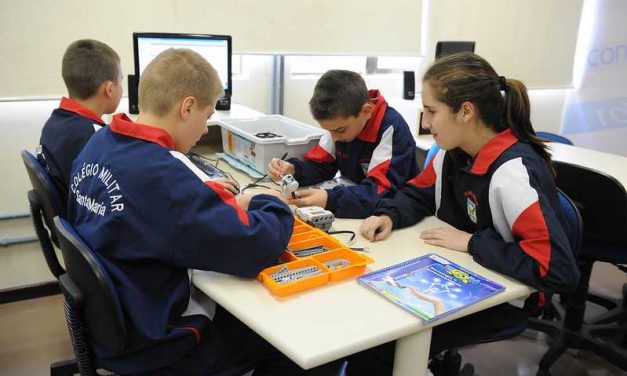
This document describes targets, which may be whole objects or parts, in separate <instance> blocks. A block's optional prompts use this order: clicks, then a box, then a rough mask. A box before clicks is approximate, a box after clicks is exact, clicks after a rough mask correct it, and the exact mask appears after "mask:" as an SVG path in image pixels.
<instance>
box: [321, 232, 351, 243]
mask: <svg viewBox="0 0 627 376" xmlns="http://www.w3.org/2000/svg"><path fill="white" fill-rule="evenodd" d="M327 234H329V235H334V234H351V238H350V239H349V240H348V241H349V242H352V241H353V240H355V236H356V234H355V231H349V230H344V231H329V232H327Z"/></svg>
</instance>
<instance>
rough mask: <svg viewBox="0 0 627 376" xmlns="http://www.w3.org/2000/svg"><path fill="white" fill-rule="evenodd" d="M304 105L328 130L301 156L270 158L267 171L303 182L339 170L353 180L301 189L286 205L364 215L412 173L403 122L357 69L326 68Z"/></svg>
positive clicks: (410, 142) (409, 140) (413, 167)
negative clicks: (367, 84)
mask: <svg viewBox="0 0 627 376" xmlns="http://www.w3.org/2000/svg"><path fill="white" fill-rule="evenodd" d="M309 106H310V110H311V113H312V114H313V117H314V118H315V119H316V121H318V123H319V124H320V126H321V127H322V128H324V129H325V130H327V131H328V132H327V133H325V134H324V135H323V136H322V138H321V139H320V143H319V144H318V145H316V146H314V147H313V148H312V149H311V150H309V151H308V152H307V153H306V154H305V156H304V158H303V159H298V158H292V159H289V160H287V161H282V160H279V159H273V160H272V161H271V162H270V164H269V166H268V175H269V176H270V177H271V178H272V179H273V180H280V179H281V178H282V177H283V175H286V174H292V175H294V177H295V178H296V180H298V182H299V183H300V185H301V186H307V185H312V184H317V183H320V182H322V181H324V180H328V179H331V178H333V177H334V176H335V174H336V173H337V171H338V170H339V171H340V173H341V174H342V176H344V177H346V178H348V179H350V180H352V181H353V182H355V183H357V184H356V185H354V186H338V187H335V188H333V189H326V190H325V189H307V190H301V191H298V192H297V193H296V195H297V198H296V199H293V200H291V201H290V202H291V203H292V204H294V205H296V206H312V205H315V206H321V207H323V208H326V209H328V210H330V211H332V212H333V213H334V214H335V215H336V216H338V217H344V218H366V217H368V216H369V215H371V214H372V212H373V210H374V206H375V203H376V201H377V200H378V199H379V198H381V197H388V196H393V195H394V193H395V192H396V191H397V190H398V188H399V187H400V186H402V185H403V184H404V183H405V182H406V181H407V180H409V179H411V178H413V177H414V176H415V175H416V174H417V173H418V164H417V162H416V154H415V149H416V143H415V141H414V139H413V137H412V135H411V132H410V131H409V127H408V126H407V123H406V122H405V120H404V119H403V118H402V117H401V115H400V114H399V113H398V112H397V111H396V110H394V109H393V108H392V107H390V106H388V104H387V102H386V101H385V99H384V98H383V96H382V95H381V94H380V93H379V91H378V90H370V91H368V89H367V88H366V83H365V82H364V80H363V78H362V77H361V76H360V75H359V74H357V73H355V72H351V71H346V70H331V71H328V72H327V73H325V74H324V75H323V76H322V77H321V78H320V79H319V80H318V82H317V84H316V87H315V89H314V94H313V97H312V98H311V100H310V101H309Z"/></svg>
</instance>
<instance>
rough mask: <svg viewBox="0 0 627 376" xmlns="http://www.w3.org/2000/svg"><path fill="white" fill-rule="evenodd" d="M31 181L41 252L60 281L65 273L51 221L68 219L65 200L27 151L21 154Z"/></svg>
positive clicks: (31, 201)
mask: <svg viewBox="0 0 627 376" xmlns="http://www.w3.org/2000/svg"><path fill="white" fill-rule="evenodd" d="M20 154H21V156H22V160H23V161H24V166H25V167H26V172H27V173H28V178H29V179H30V182H31V185H32V186H33V189H32V190H30V191H28V202H29V204H30V212H31V217H32V220H33V227H34V228H35V233H36V234H37V238H38V239H39V244H40V245H41V250H42V252H43V254H44V258H45V259H46V264H48V269H50V272H51V273H52V275H54V277H55V278H57V279H58V278H59V277H60V276H61V275H62V274H63V273H65V270H64V269H63V267H62V266H61V264H60V263H59V259H58V258H57V255H56V253H55V250H54V246H55V245H56V246H57V247H59V242H58V240H57V234H56V229H55V228H54V224H53V221H52V219H53V218H54V217H56V216H61V217H65V210H66V209H65V206H64V202H65V200H62V197H61V196H60V195H59V192H58V190H57V188H56V186H55V185H54V183H53V182H52V179H50V176H49V175H48V172H47V171H46V170H45V169H44V167H43V166H42V165H41V163H39V161H38V160H37V158H36V157H35V156H34V155H32V154H31V153H29V152H28V151H26V150H22V152H21V153H20Z"/></svg>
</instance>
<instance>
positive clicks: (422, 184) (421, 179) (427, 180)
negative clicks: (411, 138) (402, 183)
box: [408, 158, 435, 188]
mask: <svg viewBox="0 0 627 376" xmlns="http://www.w3.org/2000/svg"><path fill="white" fill-rule="evenodd" d="M433 159H435V158H432V159H431V162H429V165H428V166H427V168H425V169H424V170H422V171H421V172H420V173H419V174H418V175H417V176H416V177H415V178H413V179H411V180H409V181H408V183H409V184H412V185H415V186H416V187H418V188H427V187H431V186H433V185H435V169H434V168H433Z"/></svg>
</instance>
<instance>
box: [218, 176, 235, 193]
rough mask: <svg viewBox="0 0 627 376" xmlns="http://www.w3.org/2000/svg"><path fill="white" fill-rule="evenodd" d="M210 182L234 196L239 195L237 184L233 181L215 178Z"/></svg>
mask: <svg viewBox="0 0 627 376" xmlns="http://www.w3.org/2000/svg"><path fill="white" fill-rule="evenodd" d="M212 182H214V183H218V184H220V185H221V186H222V187H223V188H224V189H226V190H227V191H229V192H231V193H233V194H234V195H236V194H238V193H239V184H238V183H237V182H236V181H235V180H231V179H227V178H217V179H214V180H212Z"/></svg>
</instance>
